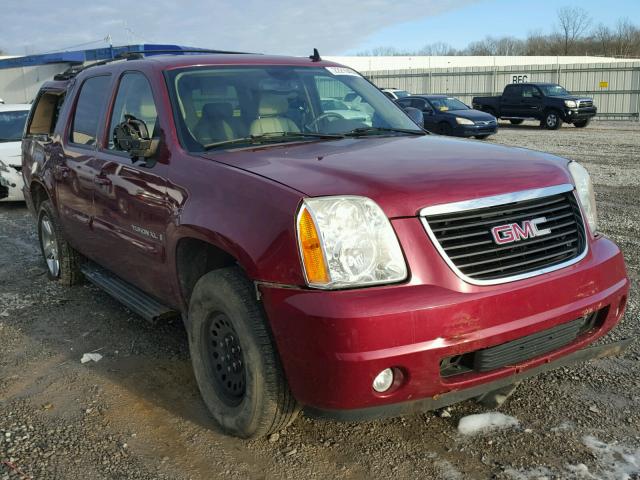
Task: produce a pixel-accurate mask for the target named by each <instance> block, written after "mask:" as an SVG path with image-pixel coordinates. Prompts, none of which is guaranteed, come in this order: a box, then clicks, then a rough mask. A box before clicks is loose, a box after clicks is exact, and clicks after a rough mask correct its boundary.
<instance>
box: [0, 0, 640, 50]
mask: <svg viewBox="0 0 640 480" xmlns="http://www.w3.org/2000/svg"><path fill="white" fill-rule="evenodd" d="M52 5H55V8H52ZM564 5H569V6H581V7H583V8H584V9H586V10H587V11H588V12H589V14H590V15H591V17H592V18H593V21H594V24H597V23H599V22H603V23H605V24H608V25H614V24H615V22H616V21H617V19H618V18H620V17H628V18H629V19H631V20H632V21H636V19H640V0H610V1H608V2H607V1H603V0H581V1H579V2H576V1H573V0H567V1H562V0H535V1H530V0H529V1H524V0H360V1H358V2H346V1H344V0H342V1H337V0H268V1H264V0H200V1H195V0H155V1H153V2H142V3H141V2H132V1H130V0H127V1H125V0H109V1H108V2H100V3H97V2H92V1H91V0H89V1H87V0H84V1H79V0H57V1H56V2H55V4H52V3H51V1H50V0H49V1H45V0H29V1H27V2H25V1H24V0H21V1H19V0H3V1H2V6H1V7H0V25H1V28H0V49H2V50H4V51H5V52H8V53H9V54H14V55H23V54H25V53H45V52H51V51H60V50H78V49H84V48H98V47H103V46H107V45H108V44H107V42H106V41H105V38H107V36H109V35H110V37H111V41H112V43H113V45H127V44H139V43H174V44H180V45H188V46H194V47H203V48H215V49H225V50H240V51H254V52H263V53H278V54H291V55H304V54H308V53H311V50H312V48H313V47H317V48H318V49H319V50H320V53H321V54H325V55H343V54H344V55H348V54H354V53H358V52H361V51H363V50H368V49H371V48H375V47H379V46H385V47H386V46H393V47H396V48H398V49H408V50H412V49H414V50H417V49H419V48H420V47H422V46H424V45H425V44H429V43H434V42H446V43H449V44H451V45H452V46H454V47H456V48H462V47H464V46H466V45H467V44H468V43H469V42H472V41H475V40H480V39H482V38H484V37H485V36H487V35H493V36H504V35H512V36H515V37H521V38H524V37H526V35H527V33H528V32H530V31H541V32H543V33H549V32H551V31H552V29H553V26H554V24H555V21H556V11H557V9H558V8H559V7H560V6H564Z"/></svg>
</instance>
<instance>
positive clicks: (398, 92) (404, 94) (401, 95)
mask: <svg viewBox="0 0 640 480" xmlns="http://www.w3.org/2000/svg"><path fill="white" fill-rule="evenodd" d="M393 93H395V94H396V97H398V98H404V97H409V96H411V94H410V93H409V92H407V91H406V90H394V91H393Z"/></svg>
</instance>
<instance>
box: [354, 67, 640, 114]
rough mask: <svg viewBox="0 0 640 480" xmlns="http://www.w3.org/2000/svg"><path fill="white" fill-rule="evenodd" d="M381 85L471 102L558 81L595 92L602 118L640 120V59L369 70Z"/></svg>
mask: <svg viewBox="0 0 640 480" xmlns="http://www.w3.org/2000/svg"><path fill="white" fill-rule="evenodd" d="M363 74H364V75H365V76H366V77H367V78H368V79H369V80H371V81H372V82H373V83H374V84H376V85H377V86H378V87H380V88H385V87H387V88H400V89H403V90H407V91H409V92H411V93H414V94H417V93H432V94H438V93H441V94H446V95H451V96H454V97H458V98H460V99H461V100H462V101H463V102H465V103H467V104H469V105H470V104H471V99H472V98H473V97H475V96H482V95H499V94H500V93H501V92H502V89H503V88H504V86H505V85H507V84H509V83H516V82H554V83H559V84H560V85H562V86H563V87H565V88H566V89H567V90H569V91H570V92H572V93H575V94H577V95H586V96H590V97H593V99H594V102H595V104H596V106H597V107H598V117H600V118H603V119H613V120H625V119H634V120H640V61H638V62H625V63H588V64H572V65H562V64H556V65H524V66H523V65H518V66H497V67H462V68H439V69H428V70H427V69H412V70H386V71H371V72H363Z"/></svg>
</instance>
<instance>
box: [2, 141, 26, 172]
mask: <svg viewBox="0 0 640 480" xmlns="http://www.w3.org/2000/svg"><path fill="white" fill-rule="evenodd" d="M21 145H22V142H20V141H18V142H0V161H1V162H2V163H4V164H6V165H13V166H17V167H19V166H20V165H22V150H21V148H22V147H21Z"/></svg>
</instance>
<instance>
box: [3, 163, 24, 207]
mask: <svg viewBox="0 0 640 480" xmlns="http://www.w3.org/2000/svg"><path fill="white" fill-rule="evenodd" d="M5 168H6V169H7V170H8V171H4V170H0V202H22V201H24V195H23V194H22V186H23V185H24V180H23V179H22V173H20V171H19V170H18V169H16V168H14V167H12V166H5Z"/></svg>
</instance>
